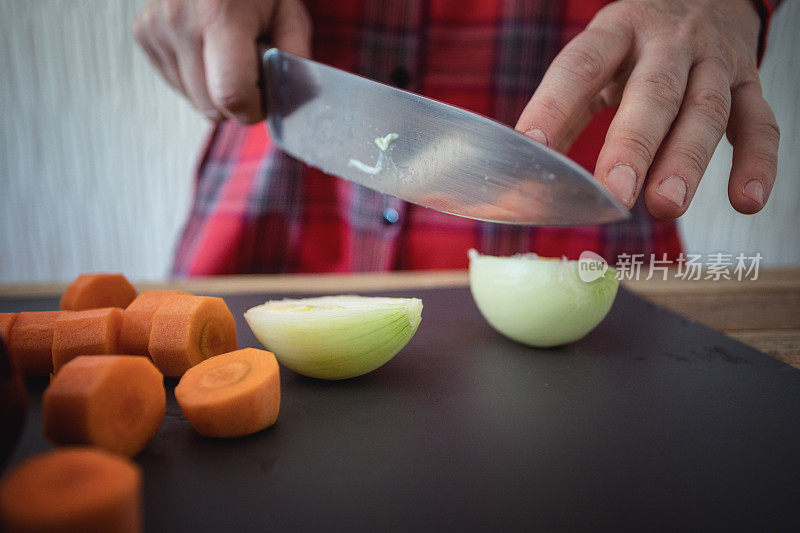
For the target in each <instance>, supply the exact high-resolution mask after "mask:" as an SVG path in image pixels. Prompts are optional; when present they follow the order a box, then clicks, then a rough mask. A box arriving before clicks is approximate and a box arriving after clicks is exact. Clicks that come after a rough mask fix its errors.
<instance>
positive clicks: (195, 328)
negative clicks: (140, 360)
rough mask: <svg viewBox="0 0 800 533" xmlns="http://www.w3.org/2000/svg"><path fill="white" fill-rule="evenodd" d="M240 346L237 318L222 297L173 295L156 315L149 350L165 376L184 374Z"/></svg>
mask: <svg viewBox="0 0 800 533" xmlns="http://www.w3.org/2000/svg"><path fill="white" fill-rule="evenodd" d="M236 348H237V344H236V322H235V321H234V319H233V315H232V314H231V311H230V309H228V306H227V305H225V301H224V300H223V299H222V298H214V297H211V296H192V295H178V296H173V297H172V298H170V299H169V300H167V301H166V302H164V303H163V304H161V306H160V307H159V308H158V309H157V310H156V312H155V314H154V315H153V326H152V328H151V330H150V344H149V345H148V350H149V352H150V358H151V359H152V360H153V363H155V365H156V366H157V367H158V369H159V370H161V372H163V373H164V375H165V376H170V377H176V378H177V377H181V376H182V375H183V373H184V372H186V371H187V370H188V369H190V368H191V367H193V366H194V365H196V364H197V363H199V362H200V361H203V360H205V359H208V358H209V357H212V356H214V355H219V354H221V353H225V352H230V351H233V350H235V349H236Z"/></svg>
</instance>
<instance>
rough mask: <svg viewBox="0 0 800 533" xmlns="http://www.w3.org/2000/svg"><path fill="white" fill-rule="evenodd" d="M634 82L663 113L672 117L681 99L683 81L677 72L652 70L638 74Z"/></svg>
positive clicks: (675, 113)
mask: <svg viewBox="0 0 800 533" xmlns="http://www.w3.org/2000/svg"><path fill="white" fill-rule="evenodd" d="M635 83H636V85H638V86H639V88H640V89H641V91H642V93H643V94H646V95H647V97H648V99H649V100H650V102H652V103H653V104H655V105H656V106H658V107H659V108H661V110H662V111H664V113H665V114H667V115H669V116H672V117H674V116H675V115H677V114H678V110H679V109H680V105H681V100H683V81H682V78H681V76H679V75H678V74H677V73H675V72H672V71H670V70H666V69H664V70H653V71H650V72H647V73H645V74H642V75H641V76H639V77H638V79H637V80H636V81H635Z"/></svg>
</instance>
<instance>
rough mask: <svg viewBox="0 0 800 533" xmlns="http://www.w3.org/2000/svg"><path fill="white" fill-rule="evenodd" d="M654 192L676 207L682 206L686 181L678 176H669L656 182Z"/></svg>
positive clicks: (684, 199) (684, 198)
mask: <svg viewBox="0 0 800 533" xmlns="http://www.w3.org/2000/svg"><path fill="white" fill-rule="evenodd" d="M656 192H658V194H660V195H661V196H663V197H664V198H666V199H667V200H669V201H670V202H672V203H673V204H675V205H677V206H678V207H683V202H685V201H686V182H685V181H684V180H683V178H681V177H680V176H670V177H668V178H666V179H665V180H663V181H662V182H661V183H659V184H658V187H656Z"/></svg>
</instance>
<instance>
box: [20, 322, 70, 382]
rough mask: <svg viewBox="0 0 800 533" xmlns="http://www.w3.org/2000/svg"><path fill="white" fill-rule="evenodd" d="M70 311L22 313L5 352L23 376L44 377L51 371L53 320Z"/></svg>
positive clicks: (54, 323)
mask: <svg viewBox="0 0 800 533" xmlns="http://www.w3.org/2000/svg"><path fill="white" fill-rule="evenodd" d="M68 314H70V311H34V312H23V313H20V314H19V315H18V316H17V320H16V321H14V325H13V326H11V332H10V333H9V335H8V353H9V356H10V357H11V359H12V360H13V361H14V363H15V364H16V365H17V367H18V368H20V369H21V370H22V372H23V373H24V374H25V375H26V376H47V375H49V374H50V372H52V370H53V359H52V356H51V351H52V349H53V333H54V330H55V325H56V321H57V320H58V318H59V317H61V316H66V315H68Z"/></svg>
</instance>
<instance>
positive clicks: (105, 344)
mask: <svg viewBox="0 0 800 533" xmlns="http://www.w3.org/2000/svg"><path fill="white" fill-rule="evenodd" d="M121 326H122V309H120V308H119V307H105V308H103V309H87V310H85V311H73V312H71V313H67V314H65V315H63V316H61V317H60V318H59V319H58V320H56V324H55V328H54V330H53V371H54V372H58V369H59V368H61V367H62V366H63V365H64V364H65V363H67V362H68V361H70V360H71V359H74V358H76V357H78V356H79V355H102V354H114V353H119V329H120V327H121Z"/></svg>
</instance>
